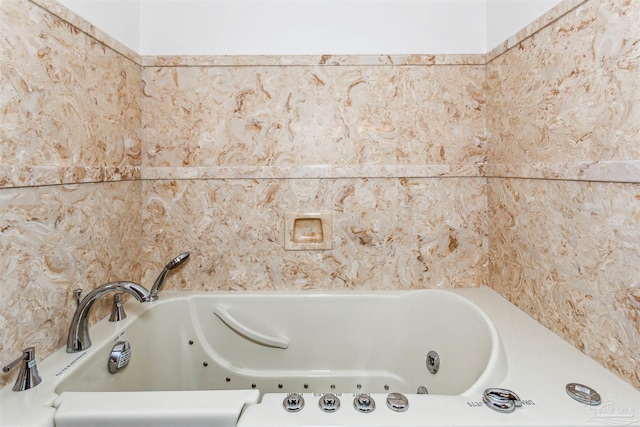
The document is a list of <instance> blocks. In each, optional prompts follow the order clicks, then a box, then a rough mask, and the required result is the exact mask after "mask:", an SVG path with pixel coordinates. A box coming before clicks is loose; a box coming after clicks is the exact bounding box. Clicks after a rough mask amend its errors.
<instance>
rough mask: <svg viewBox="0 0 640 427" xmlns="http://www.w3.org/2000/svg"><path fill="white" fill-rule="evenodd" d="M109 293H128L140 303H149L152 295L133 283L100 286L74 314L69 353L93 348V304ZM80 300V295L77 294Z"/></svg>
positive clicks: (68, 343)
mask: <svg viewBox="0 0 640 427" xmlns="http://www.w3.org/2000/svg"><path fill="white" fill-rule="evenodd" d="M109 292H127V293H129V294H131V295H133V297H134V298H135V299H137V300H138V301H139V302H146V301H149V297H150V295H151V294H150V293H149V291H148V290H146V289H145V288H144V287H143V286H142V285H139V284H137V283H133V282H109V283H105V284H104V285H102V286H98V287H97V288H95V289H94V290H92V291H91V292H89V293H88V294H87V296H86V297H84V298H83V299H82V301H79V302H78V307H77V308H76V312H75V313H74V314H73V320H71V326H70V327H69V335H68V336H67V353H77V352H79V351H82V350H86V349H87V348H89V347H91V339H90V338H89V312H90V311H91V307H93V304H94V303H95V302H96V301H97V300H98V298H100V297H101V296H103V295H105V294H108V293H109ZM75 294H76V297H77V298H78V300H80V297H79V293H78V292H77V290H76V292H75Z"/></svg>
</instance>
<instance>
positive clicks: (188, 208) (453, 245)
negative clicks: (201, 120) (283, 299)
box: [143, 178, 487, 290]
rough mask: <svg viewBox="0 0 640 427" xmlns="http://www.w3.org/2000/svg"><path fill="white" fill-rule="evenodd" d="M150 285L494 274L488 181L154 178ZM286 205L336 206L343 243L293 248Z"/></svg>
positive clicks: (391, 280)
mask: <svg viewBox="0 0 640 427" xmlns="http://www.w3.org/2000/svg"><path fill="white" fill-rule="evenodd" d="M143 194H145V195H146V196H145V202H144V209H143V222H144V232H143V235H144V237H143V239H144V243H143V259H144V260H145V261H144V264H143V283H145V284H151V283H153V280H154V279H155V276H156V275H157V274H158V272H159V271H160V270H161V268H162V266H164V264H166V262H167V261H168V260H169V259H171V258H172V257H174V256H175V255H177V254H178V253H180V252H183V251H185V250H188V251H191V253H192V255H191V259H190V260H189V262H188V263H187V264H186V265H185V266H184V267H181V269H180V270H178V271H176V272H175V273H174V274H172V276H171V277H170V278H169V279H168V280H167V284H166V288H167V289H193V290H267V289H269V290H273V289H289V290H292V289H410V288H440V287H473V286H479V285H481V284H483V283H485V280H486V251H487V240H486V227H487V225H486V206H485V202H486V194H485V180H484V178H460V179H458V178H449V179H390V178H383V179H295V180H280V179H260V180H241V179H234V180H191V181H145V182H144V183H143ZM287 211H324V212H330V213H331V215H332V249H331V250H324V251H285V249H284V237H285V231H284V223H285V222H284V221H285V212H287Z"/></svg>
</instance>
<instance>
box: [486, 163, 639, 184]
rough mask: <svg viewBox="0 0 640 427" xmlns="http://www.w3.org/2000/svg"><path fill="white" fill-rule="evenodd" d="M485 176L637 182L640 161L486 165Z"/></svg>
mask: <svg viewBox="0 0 640 427" xmlns="http://www.w3.org/2000/svg"><path fill="white" fill-rule="evenodd" d="M484 173H485V176H488V177H494V178H535V179H560V180H574V181H598V182H628V183H636V184H638V183H640V160H609V161H591V162H567V163H507V164H488V165H486V166H485V167H484Z"/></svg>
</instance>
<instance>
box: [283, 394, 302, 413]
mask: <svg viewBox="0 0 640 427" xmlns="http://www.w3.org/2000/svg"><path fill="white" fill-rule="evenodd" d="M282 407H283V408H284V409H285V410H287V412H298V411H299V410H300V409H302V408H303V407H304V398H303V397H302V395H300V394H298V393H291V394H289V395H287V397H285V398H284V401H283V402H282Z"/></svg>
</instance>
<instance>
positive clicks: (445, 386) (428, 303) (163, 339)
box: [56, 290, 506, 395]
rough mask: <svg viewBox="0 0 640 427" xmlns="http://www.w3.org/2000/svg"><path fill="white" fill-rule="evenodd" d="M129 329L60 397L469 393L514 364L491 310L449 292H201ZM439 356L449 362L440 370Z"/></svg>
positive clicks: (167, 304) (156, 307)
mask: <svg viewBox="0 0 640 427" xmlns="http://www.w3.org/2000/svg"><path fill="white" fill-rule="evenodd" d="M220 313H224V314H223V315H220ZM118 323H121V322H118ZM107 327H112V328H118V326H113V325H107ZM119 328H120V329H119V330H118V332H117V334H116V333H114V335H115V336H116V338H114V339H111V340H110V341H108V342H106V343H105V344H104V345H102V346H101V347H100V348H99V349H98V350H96V351H93V352H91V354H90V355H89V356H87V359H88V360H85V361H84V362H83V364H82V367H81V368H82V369H78V370H77V371H76V372H75V373H74V375H73V376H69V377H67V378H65V379H64V380H63V381H61V383H60V385H59V386H58V387H57V390H56V391H57V392H58V393H63V392H83V391H84V392H101V391H112V392H113V391H172V390H173V391H177V390H259V391H260V392H261V393H273V392H275V393H282V392H307V393H310V392H316V393H324V392H342V393H364V392H366V393H378V392H379V393H382V392H385V391H388V390H393V391H397V392H402V393H417V392H418V390H426V391H427V392H428V393H429V394H438V395H459V394H461V393H464V392H465V391H469V390H471V389H473V388H481V387H482V384H484V383H486V382H487V379H492V380H494V381H495V380H498V379H499V378H501V377H502V376H504V374H505V372H506V363H504V356H503V354H502V351H501V344H500V340H499V336H498V334H497V332H496V330H495V327H494V326H493V324H492V323H491V321H490V320H489V318H488V317H487V316H486V315H485V314H484V313H483V312H482V311H481V310H480V309H478V308H477V307H476V306H475V305H474V304H473V303H471V302H470V301H468V300H467V299H465V298H462V297H460V296H458V295H456V294H454V293H450V292H446V291H438V290H429V291H426V292H425V291H415V292H404V293H399V292H390V293H375V294H365V293H362V294H360V293H342V294H340V293H339V295H337V296H336V295H335V293H332V294H323V293H317V294H315V293H304V294H302V293H284V294H282V293H273V294H271V293H262V294H244V293H243V294H242V295H233V294H215V293H212V294H209V295H201V294H200V295H194V296H191V297H188V298H181V299H175V300H171V301H164V302H158V303H154V304H153V305H152V306H150V307H149V308H148V309H146V310H144V311H142V312H141V313H140V315H139V316H138V317H137V318H136V319H135V320H134V321H131V322H129V323H126V324H123V325H122V326H120V327H119ZM121 340H126V341H128V342H129V343H130V345H131V359H130V363H129V365H128V366H127V367H126V368H125V369H123V370H122V371H121V372H118V373H116V374H110V373H109V372H108V370H107V360H108V357H109V353H110V351H111V347H112V346H113V344H114V343H115V342H117V341H121ZM269 340H272V341H269ZM430 352H433V353H431V354H436V355H437V357H438V359H439V366H438V369H437V372H435V373H434V372H432V371H430V370H429V366H428V365H429V361H430V358H429V357H428V355H429V354H430Z"/></svg>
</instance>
